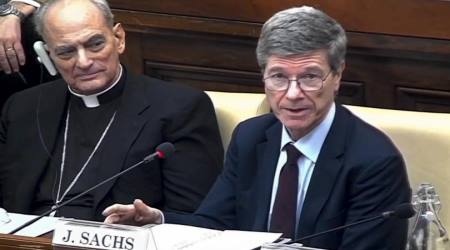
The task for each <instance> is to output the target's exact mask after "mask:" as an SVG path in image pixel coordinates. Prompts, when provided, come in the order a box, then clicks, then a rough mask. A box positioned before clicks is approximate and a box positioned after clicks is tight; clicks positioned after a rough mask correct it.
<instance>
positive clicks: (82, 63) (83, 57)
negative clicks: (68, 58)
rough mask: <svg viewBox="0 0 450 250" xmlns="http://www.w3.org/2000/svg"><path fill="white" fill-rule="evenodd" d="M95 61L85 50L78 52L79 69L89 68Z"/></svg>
mask: <svg viewBox="0 0 450 250" xmlns="http://www.w3.org/2000/svg"><path fill="white" fill-rule="evenodd" d="M92 62H93V60H92V59H91V58H90V57H89V55H88V53H87V52H86V50H84V49H80V50H78V58H77V67H79V68H87V67H89V66H91V65H92Z"/></svg>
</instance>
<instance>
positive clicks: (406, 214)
mask: <svg viewBox="0 0 450 250" xmlns="http://www.w3.org/2000/svg"><path fill="white" fill-rule="evenodd" d="M415 214H416V211H415V210H414V208H413V206H412V205H411V203H402V204H400V205H398V206H397V207H396V208H395V210H394V216H395V217H397V218H400V219H408V218H411V217H412V216H414V215H415Z"/></svg>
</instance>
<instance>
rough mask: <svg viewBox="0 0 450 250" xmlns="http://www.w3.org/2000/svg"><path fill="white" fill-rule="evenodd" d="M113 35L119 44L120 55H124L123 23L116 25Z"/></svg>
mask: <svg viewBox="0 0 450 250" xmlns="http://www.w3.org/2000/svg"><path fill="white" fill-rule="evenodd" d="M113 34H114V38H115V40H116V43H117V50H118V52H119V54H122V53H123V52H124V51H125V30H124V29H123V27H122V24H121V23H116V25H114V27H113Z"/></svg>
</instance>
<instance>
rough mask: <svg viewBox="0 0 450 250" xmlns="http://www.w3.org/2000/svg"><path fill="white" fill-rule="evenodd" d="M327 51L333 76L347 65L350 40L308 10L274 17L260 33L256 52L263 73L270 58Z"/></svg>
mask: <svg viewBox="0 0 450 250" xmlns="http://www.w3.org/2000/svg"><path fill="white" fill-rule="evenodd" d="M321 49H325V50H327V54H328V62H329V64H330V68H331V70H332V71H333V72H335V73H336V72H337V71H338V69H339V68H340V65H341V64H342V63H344V62H345V53H346V50H347V37H346V35H345V31H344V29H343V28H342V26H341V25H340V24H339V23H338V22H336V20H334V19H333V18H331V17H329V16H328V15H327V14H325V13H324V12H322V11H320V10H318V9H315V8H313V7H309V6H302V7H295V8H290V9H286V10H283V11H280V12H278V13H276V14H275V15H274V16H272V17H271V18H270V19H269V20H267V22H266V23H264V26H263V27H262V30H261V35H260V37H259V40H258V46H257V48H256V56H257V59H258V64H259V66H260V67H261V69H262V70H264V69H265V68H266V66H267V60H268V58H269V57H270V56H272V55H275V56H280V57H287V56H292V55H307V54H309V53H312V52H314V51H317V50H321Z"/></svg>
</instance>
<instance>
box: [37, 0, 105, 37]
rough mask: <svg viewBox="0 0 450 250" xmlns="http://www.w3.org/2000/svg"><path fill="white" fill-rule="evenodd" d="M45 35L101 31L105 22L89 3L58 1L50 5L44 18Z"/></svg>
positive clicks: (75, 0)
mask: <svg viewBox="0 0 450 250" xmlns="http://www.w3.org/2000/svg"><path fill="white" fill-rule="evenodd" d="M44 23H45V25H44V33H45V34H46V35H52V34H53V35H54V34H64V33H73V32H77V31H79V30H81V29H84V28H94V29H95V28H98V29H103V28H105V27H107V26H108V25H107V21H106V19H105V17H104V16H103V14H102V12H101V11H100V10H99V9H98V8H97V6H95V5H94V4H93V3H91V2H90V1H85V0H84V1H83V0H72V1H60V2H57V3H55V4H54V5H52V6H51V7H50V8H49V9H48V12H47V13H46V15H45V17H44Z"/></svg>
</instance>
